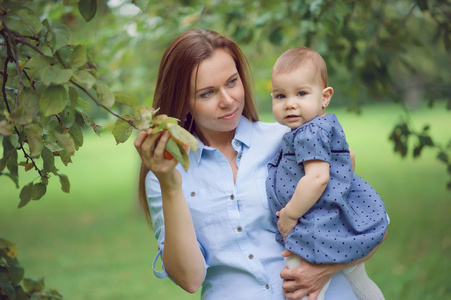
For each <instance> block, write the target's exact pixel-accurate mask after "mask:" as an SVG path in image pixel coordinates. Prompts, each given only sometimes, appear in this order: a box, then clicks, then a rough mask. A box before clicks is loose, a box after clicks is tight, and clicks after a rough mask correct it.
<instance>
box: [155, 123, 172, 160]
mask: <svg viewBox="0 0 451 300" xmlns="http://www.w3.org/2000/svg"><path fill="white" fill-rule="evenodd" d="M158 137H159V140H158V142H157V144H156V146H155V148H154V149H153V153H154V155H156V156H157V157H163V156H164V150H165V149H166V143H167V142H168V140H169V138H170V134H169V132H168V131H167V130H164V131H163V133H162V134H160V135H159V136H158Z"/></svg>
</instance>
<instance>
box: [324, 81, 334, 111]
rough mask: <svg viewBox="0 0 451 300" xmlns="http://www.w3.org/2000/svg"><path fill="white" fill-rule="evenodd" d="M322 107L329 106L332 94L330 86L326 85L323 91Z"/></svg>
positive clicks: (332, 90)
mask: <svg viewBox="0 0 451 300" xmlns="http://www.w3.org/2000/svg"><path fill="white" fill-rule="evenodd" d="M322 94H323V109H324V108H326V107H327V106H329V103H330V100H331V99H332V95H333V94H334V89H333V88H332V87H330V86H328V87H326V88H325V89H324V90H323V92H322Z"/></svg>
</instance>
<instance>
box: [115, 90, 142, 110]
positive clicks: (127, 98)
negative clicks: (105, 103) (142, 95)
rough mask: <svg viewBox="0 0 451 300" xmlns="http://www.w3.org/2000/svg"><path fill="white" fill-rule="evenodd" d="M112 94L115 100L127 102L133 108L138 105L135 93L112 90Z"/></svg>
mask: <svg viewBox="0 0 451 300" xmlns="http://www.w3.org/2000/svg"><path fill="white" fill-rule="evenodd" d="M113 94H114V98H115V101H116V102H119V103H123V104H127V105H128V106H131V107H133V108H137V107H138V106H139V105H140V102H139V99H138V98H137V97H136V96H135V95H132V94H129V93H126V92H121V91H116V92H113Z"/></svg>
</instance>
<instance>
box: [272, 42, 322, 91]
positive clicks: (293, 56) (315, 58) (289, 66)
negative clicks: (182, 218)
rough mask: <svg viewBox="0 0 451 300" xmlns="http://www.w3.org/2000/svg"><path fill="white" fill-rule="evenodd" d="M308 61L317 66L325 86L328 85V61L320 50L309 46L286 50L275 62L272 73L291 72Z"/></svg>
mask: <svg viewBox="0 0 451 300" xmlns="http://www.w3.org/2000/svg"><path fill="white" fill-rule="evenodd" d="M307 63H311V64H313V66H314V67H315V68H317V70H318V71H319V74H320V76H321V80H322V81H323V83H324V87H327V67H326V62H325V61H324V59H323V58H322V57H321V55H319V53H318V52H316V51H315V50H312V49H310V48H307V47H295V48H291V49H289V50H287V51H285V52H284V53H283V54H282V55H281V56H280V57H279V58H278V59H277V61H276V63H275V64H274V67H273V69H272V74H285V73H290V72H292V71H294V70H297V69H298V68H300V67H302V66H304V65H305V64H307Z"/></svg>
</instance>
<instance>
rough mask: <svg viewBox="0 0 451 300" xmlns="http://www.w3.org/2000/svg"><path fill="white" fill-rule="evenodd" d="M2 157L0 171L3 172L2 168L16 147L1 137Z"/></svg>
mask: <svg viewBox="0 0 451 300" xmlns="http://www.w3.org/2000/svg"><path fill="white" fill-rule="evenodd" d="M2 145H3V157H2V159H0V172H3V170H4V169H5V168H6V166H7V165H8V162H9V160H10V159H11V157H12V156H13V155H14V153H15V152H16V149H15V148H14V147H13V145H12V143H11V142H10V141H9V140H8V139H7V138H3V143H2Z"/></svg>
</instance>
